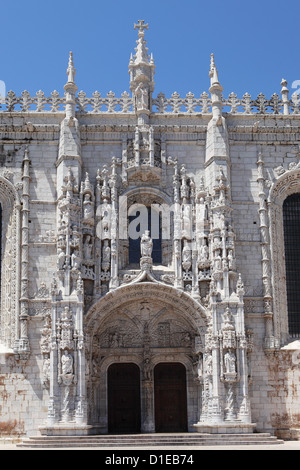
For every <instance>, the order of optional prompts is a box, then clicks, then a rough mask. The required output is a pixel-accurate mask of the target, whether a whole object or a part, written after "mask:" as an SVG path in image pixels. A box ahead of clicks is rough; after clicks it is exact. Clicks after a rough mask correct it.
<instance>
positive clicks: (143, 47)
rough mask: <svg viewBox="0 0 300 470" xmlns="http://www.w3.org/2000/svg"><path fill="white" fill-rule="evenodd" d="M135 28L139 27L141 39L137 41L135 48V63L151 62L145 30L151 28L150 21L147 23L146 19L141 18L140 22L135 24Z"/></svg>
mask: <svg viewBox="0 0 300 470" xmlns="http://www.w3.org/2000/svg"><path fill="white" fill-rule="evenodd" d="M134 29H138V30H139V33H138V36H139V39H138V40H137V41H136V43H137V47H136V48H135V52H136V54H135V56H134V58H135V62H134V63H135V64H140V63H146V64H149V61H150V60H151V59H150V57H149V55H148V47H147V42H146V41H145V30H148V29H149V23H147V24H145V21H144V20H139V21H138V24H135V25H134Z"/></svg>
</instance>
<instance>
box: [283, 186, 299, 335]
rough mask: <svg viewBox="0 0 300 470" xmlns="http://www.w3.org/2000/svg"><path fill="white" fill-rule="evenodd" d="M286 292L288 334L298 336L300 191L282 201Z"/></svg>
mask: <svg viewBox="0 0 300 470" xmlns="http://www.w3.org/2000/svg"><path fill="white" fill-rule="evenodd" d="M283 226H284V247H285V267H286V292H287V306H288V325H289V334H290V335H291V336H292V337H298V336H300V193H297V194H292V195H290V196H288V197H287V198H286V199H285V201H284V203H283Z"/></svg>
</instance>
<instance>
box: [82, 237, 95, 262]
mask: <svg viewBox="0 0 300 470" xmlns="http://www.w3.org/2000/svg"><path fill="white" fill-rule="evenodd" d="M92 250H93V245H92V243H91V237H90V235H87V237H86V239H85V242H84V245H83V256H84V261H91V260H92Z"/></svg>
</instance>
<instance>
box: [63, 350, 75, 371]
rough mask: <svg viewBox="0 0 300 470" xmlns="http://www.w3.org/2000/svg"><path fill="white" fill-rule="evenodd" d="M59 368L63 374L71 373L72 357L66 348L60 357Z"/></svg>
mask: <svg viewBox="0 0 300 470" xmlns="http://www.w3.org/2000/svg"><path fill="white" fill-rule="evenodd" d="M61 368H62V373H63V375H69V374H73V357H72V356H71V354H69V353H68V351H67V350H65V351H64V353H63V355H62V357H61Z"/></svg>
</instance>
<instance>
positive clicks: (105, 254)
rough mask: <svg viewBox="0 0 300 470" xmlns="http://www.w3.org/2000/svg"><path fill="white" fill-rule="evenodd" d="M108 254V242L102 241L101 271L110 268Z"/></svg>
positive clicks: (109, 251) (109, 250)
mask: <svg viewBox="0 0 300 470" xmlns="http://www.w3.org/2000/svg"><path fill="white" fill-rule="evenodd" d="M110 254H111V249H110V246H109V243H108V240H104V245H103V251H102V269H103V271H105V272H106V271H108V270H109V267H110Z"/></svg>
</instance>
